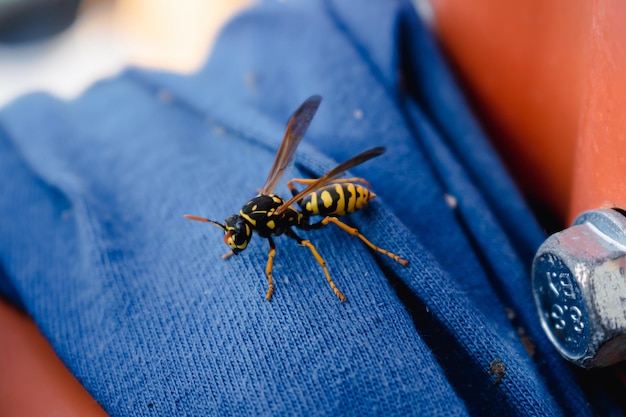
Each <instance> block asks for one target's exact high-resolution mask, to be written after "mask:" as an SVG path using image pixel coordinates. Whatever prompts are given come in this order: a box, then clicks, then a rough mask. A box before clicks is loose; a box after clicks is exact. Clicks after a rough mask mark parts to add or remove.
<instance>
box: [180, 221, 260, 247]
mask: <svg viewBox="0 0 626 417" xmlns="http://www.w3.org/2000/svg"><path fill="white" fill-rule="evenodd" d="M184 217H185V218H186V219H189V220H196V221H200V222H205V223H209V224H212V225H213V226H216V227H219V228H220V229H222V230H223V231H224V243H226V244H227V245H228V246H229V247H230V249H231V250H232V251H233V254H235V255H236V254H238V253H239V252H241V251H242V250H244V249H245V248H246V247H247V246H248V242H250V239H251V238H252V228H251V227H250V225H249V224H248V223H247V222H246V221H245V220H244V218H243V217H241V216H239V215H237V214H233V215H231V216H228V217H227V218H226V220H225V221H224V224H221V223H218V222H216V221H214V220H209V219H206V218H204V217H199V216H192V215H190V214H185V216H184Z"/></svg>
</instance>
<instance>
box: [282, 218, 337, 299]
mask: <svg viewBox="0 0 626 417" xmlns="http://www.w3.org/2000/svg"><path fill="white" fill-rule="evenodd" d="M285 234H286V235H287V236H289V237H290V238H292V239H295V240H296V242H298V244H299V245H301V246H306V247H307V248H309V250H310V251H311V253H312V254H313V256H314V257H315V260H316V261H317V263H318V264H320V266H321V267H322V269H323V270H324V274H325V275H326V281H328V285H330V288H331V289H332V290H333V292H334V293H335V295H336V296H337V298H339V299H340V300H341V301H342V302H343V301H346V296H345V295H343V294H342V293H341V291H339V288H337V286H336V285H335V283H334V282H333V279H332V278H331V277H330V273H329V272H328V268H327V267H326V261H324V258H322V256H321V255H320V254H319V252H318V251H317V249H315V246H313V244H312V243H311V242H310V241H308V240H306V239H302V238H301V237H300V236H298V235H297V234H296V233H295V232H294V231H293V230H291V229H287V230H286V231H285Z"/></svg>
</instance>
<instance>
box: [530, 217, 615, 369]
mask: <svg viewBox="0 0 626 417" xmlns="http://www.w3.org/2000/svg"><path fill="white" fill-rule="evenodd" d="M532 286H533V293H534V296H535V302H536V304H537V308H538V309H539V315H540V317H541V324H542V326H543V329H544V330H545V332H546V333H547V335H548V337H549V338H550V340H551V341H552V343H553V344H554V346H555V347H556V349H557V350H558V351H559V352H560V353H561V355H562V356H563V357H565V358H566V359H568V360H569V361H571V362H573V363H575V364H576V365H578V366H582V367H584V368H592V367H602V366H609V365H612V364H615V363H617V362H620V361H622V360H624V359H626V217H625V216H624V214H623V213H622V212H620V211H618V210H612V209H600V210H592V211H588V212H585V213H582V214H581V215H580V216H578V218H577V219H576V220H575V221H574V224H573V225H572V226H571V227H570V228H568V229H565V230H563V231H561V232H559V233H556V234H554V235H552V236H550V237H549V238H548V239H546V241H545V242H544V243H543V244H542V245H541V247H540V248H539V250H538V251H537V254H536V255H535V259H534V261H533V268H532Z"/></svg>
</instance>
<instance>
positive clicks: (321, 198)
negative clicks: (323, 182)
mask: <svg viewBox="0 0 626 417" xmlns="http://www.w3.org/2000/svg"><path fill="white" fill-rule="evenodd" d="M374 197H376V194H374V193H373V192H371V191H370V190H368V189H367V188H365V187H363V186H360V185H358V184H353V183H335V184H330V185H327V186H325V187H323V188H320V189H319V190H317V191H315V192H313V193H311V194H309V195H307V196H306V197H304V198H303V199H302V200H301V201H300V203H299V205H300V208H301V209H302V213H303V214H304V215H305V216H315V215H320V216H345V215H347V214H350V213H354V212H355V211H357V210H360V209H362V208H363V207H364V206H365V205H366V204H367V202H368V201H370V200H371V199H372V198H374Z"/></svg>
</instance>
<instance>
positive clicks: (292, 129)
mask: <svg viewBox="0 0 626 417" xmlns="http://www.w3.org/2000/svg"><path fill="white" fill-rule="evenodd" d="M321 101H322V97H321V96H318V95H315V96H311V97H309V98H308V99H306V100H305V101H304V103H302V104H301V105H300V107H298V109H297V110H296V111H295V112H294V113H293V114H292V115H291V117H290V118H289V122H288V123H287V128H286V129H285V136H284V137H283V141H282V143H281V144H280V148H279V149H278V153H277V154H276V159H275V160H274V165H272V169H271V170H270V173H269V175H268V176H267V179H266V180H265V185H263V188H261V194H263V195H266V194H270V193H271V192H272V191H273V190H274V187H276V184H278V181H280V178H281V177H282V176H283V174H284V172H285V169H286V168H287V166H289V162H291V159H292V158H293V155H294V154H295V153H296V149H297V148H298V145H299V144H300V141H301V140H302V137H303V136H304V134H305V132H306V130H307V128H308V127H309V124H310V123H311V120H312V119H313V116H315V113H316V112H317V108H318V107H319V105H320V102H321Z"/></svg>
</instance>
